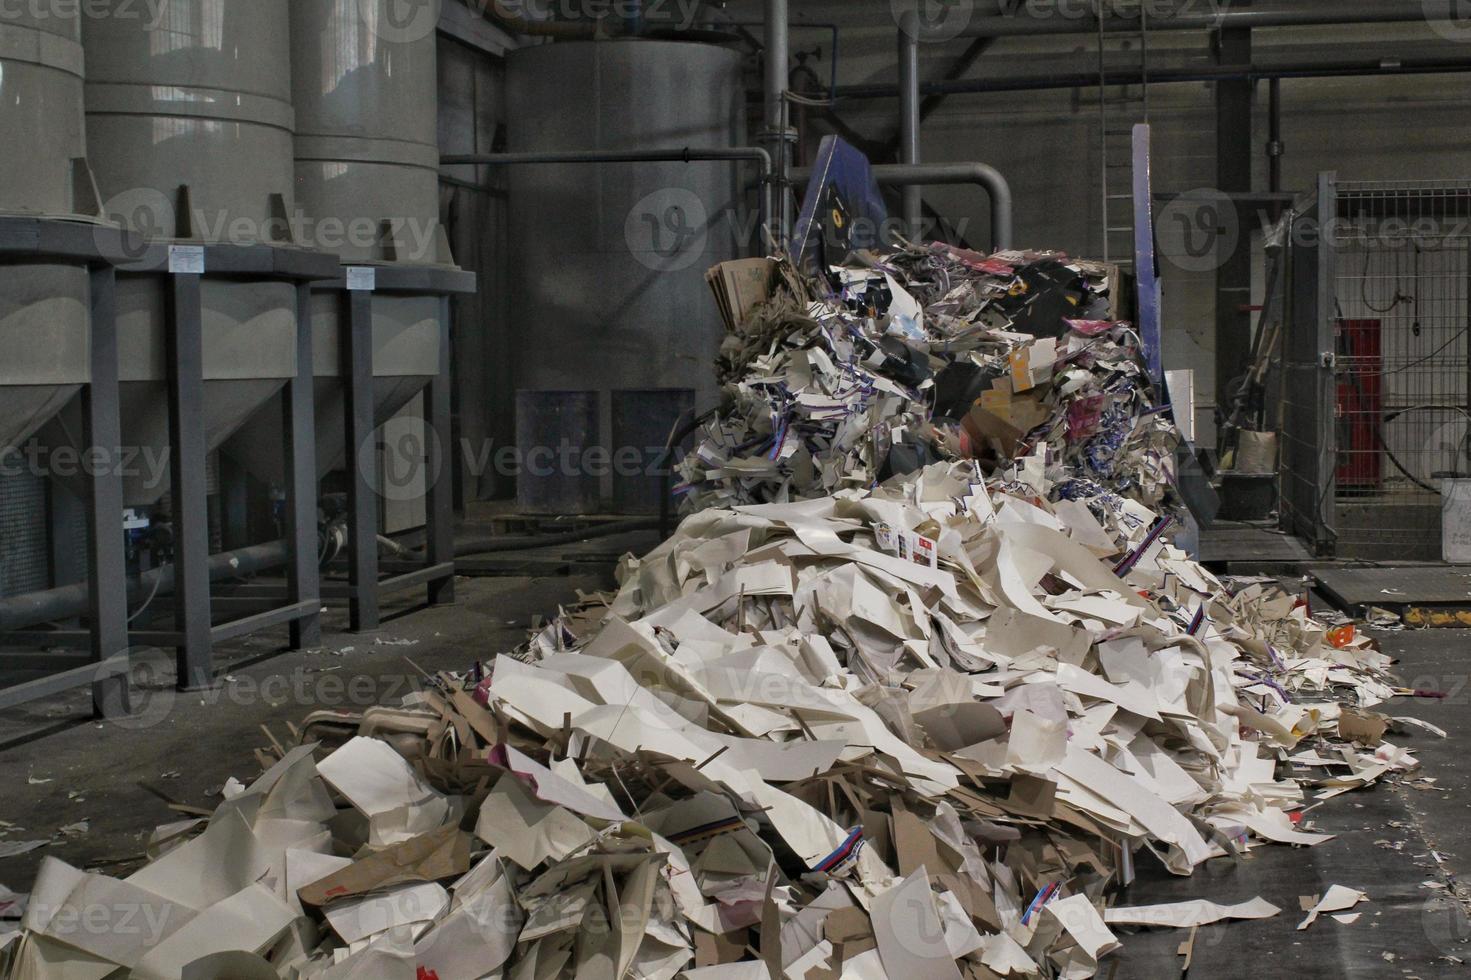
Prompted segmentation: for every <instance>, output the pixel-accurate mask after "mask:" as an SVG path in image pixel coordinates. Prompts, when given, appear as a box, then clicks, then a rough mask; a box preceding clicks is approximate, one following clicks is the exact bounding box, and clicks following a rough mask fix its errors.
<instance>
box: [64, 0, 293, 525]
mask: <svg viewBox="0 0 1471 980" xmlns="http://www.w3.org/2000/svg"><path fill="white" fill-rule="evenodd" d="M99 2H101V3H102V4H103V6H104V7H106V9H99V7H98V3H99ZM287 2H288V0H169V2H168V3H167V4H158V5H149V4H140V3H136V2H133V0H93V2H92V3H91V5H90V7H89V14H88V16H87V17H86V18H85V22H84V24H83V30H82V43H83V46H84V48H85V50H86V57H87V65H88V69H89V73H88V77H87V85H86V104H87V130H88V137H89V143H90V145H91V146H92V147H93V148H94V152H93V153H92V164H93V172H94V173H95V174H96V178H97V183H98V186H99V189H100V191H101V195H102V200H103V202H104V203H103V210H104V213H105V214H107V215H108V216H109V217H111V218H114V219H116V220H118V221H120V222H121V223H123V224H125V225H127V226H129V227H132V228H133V229H134V230H136V231H138V232H140V233H143V234H145V235H147V236H148V237H150V238H152V239H155V240H173V239H176V238H183V239H188V240H190V241H202V242H211V243H216V242H219V243H226V244H252V243H259V242H265V243H272V244H284V243H287V242H288V241H289V239H290V232H289V226H288V223H287V221H286V219H287V218H288V216H289V213H290V207H291V184H292V119H293V114H292V109H291V103H290V95H291V64H290V44H289V38H288V34H287V31H288V17H287ZM154 17H156V18H157V21H156V22H155V21H154ZM186 203H187V205H188V208H187V210H186V209H184V207H183V206H184V205H185V204H186ZM206 271H207V270H206ZM167 295H168V280H167V277H165V276H161V275H120V276H119V277H118V283H117V311H118V315H117V331H118V349H119V352H120V357H121V364H120V378H121V382H122V388H121V400H122V427H123V442H124V443H125V444H126V446H127V447H129V448H130V449H131V450H135V451H136V452H135V455H133V457H132V458H133V462H134V465H133V467H132V468H131V469H130V470H129V471H128V472H125V473H124V480H123V485H124V495H125V498H126V502H127V503H128V504H129V505H130V506H145V505H148V504H152V503H155V502H157V500H158V499H159V498H160V497H161V496H163V494H165V493H166V492H167V491H168V488H169V476H168V469H167V467H164V466H163V465H162V461H164V460H167V459H168V456H167V454H166V452H165V447H166V446H167V445H168V441H169V431H168V408H167V401H166V398H167V392H168V387H167V382H168V371H167V360H166V352H167V343H166V337H165V330H164V324H165V317H166V310H167ZM201 302H202V305H203V316H204V325H203V329H204V381H205V399H204V404H203V405H202V406H200V411H201V412H202V413H203V415H204V424H205V431H206V440H207V444H208V448H209V450H211V451H213V450H214V449H216V448H218V447H219V445H220V444H221V443H222V442H223V441H224V440H225V439H226V438H228V437H229V436H230V435H231V434H232V433H234V432H235V431H236V430H237V429H239V428H240V426H241V425H242V424H244V422H245V420H246V419H248V418H249V417H250V416H251V415H252V414H253V413H254V412H255V411H256V409H258V408H259V407H260V406H261V405H262V404H264V403H265V402H266V401H268V400H270V399H271V398H272V396H274V395H276V394H277V393H278V392H279V391H280V390H281V389H282V387H284V386H285V384H286V382H287V380H288V379H290V378H292V377H295V375H296V290H295V287H294V286H293V285H292V284H291V283H289V282H286V281H282V280H272V279H269V278H263V279H258V280H223V279H210V278H206V279H205V280H204V282H203V283H202V286H201ZM79 421H80V420H79V417H78V415H77V411H76V408H75V407H73V408H71V409H69V410H68V412H67V413H65V414H63V416H62V417H61V418H60V419H56V420H53V421H52V422H51V423H49V424H48V425H47V426H46V427H45V428H44V429H43V430H42V433H41V438H42V440H43V441H44V442H47V443H50V444H59V443H73V444H74V442H75V439H76V438H77V435H78V433H79V432H80V428H79ZM275 451H276V452H277V453H278V454H279V453H280V448H279V440H278V442H277V446H276V449H275ZM190 465H204V464H203V461H199V462H198V463H197V464H196V463H195V462H194V461H191V462H190Z"/></svg>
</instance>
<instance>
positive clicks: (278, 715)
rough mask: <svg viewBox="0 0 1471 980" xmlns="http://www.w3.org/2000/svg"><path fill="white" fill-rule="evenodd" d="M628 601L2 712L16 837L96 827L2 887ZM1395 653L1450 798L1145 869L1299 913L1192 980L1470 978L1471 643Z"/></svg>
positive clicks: (584, 576) (467, 608) (119, 843)
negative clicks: (1342, 912)
mask: <svg viewBox="0 0 1471 980" xmlns="http://www.w3.org/2000/svg"><path fill="white" fill-rule="evenodd" d="M623 544H624V542H622V541H613V542H609V543H608V544H607V545H606V546H604V547H603V549H602V550H603V551H606V552H615V551H616V550H618V548H615V547H614V545H618V546H622V545H623ZM610 586H611V575H610V574H609V570H608V569H607V568H606V567H604V568H601V569H598V568H593V567H590V566H586V565H584V566H575V567H574V573H573V574H572V575H570V576H566V575H563V576H554V577H545V578H524V577H523V578H512V577H500V578H481V579H461V580H460V584H459V595H460V602H459V604H458V605H456V606H454V607H451V608H443V609H434V610H425V609H417V608H416V607H415V605H414V603H416V602H418V601H420V600H419V595H418V594H417V593H415V594H410V595H406V596H402V597H399V599H398V601H397V602H396V603H395V604H393V605H391V606H389V607H388V615H389V616H390V617H391V618H390V619H389V620H388V622H387V623H386V624H385V626H384V628H383V629H382V630H381V631H380V632H378V633H376V634H368V635H353V634H348V633H345V632H343V630H344V628H345V616H344V615H343V614H342V613H341V612H333V613H332V614H330V615H329V616H328V618H327V622H326V626H327V630H328V632H327V635H326V637H325V644H324V647H323V649H322V650H320V651H313V652H308V653H301V654H280V655H273V654H275V653H276V652H277V651H279V649H280V646H281V643H282V636H281V635H280V634H269V635H265V636H260V637H254V638H250V639H247V640H244V641H241V642H237V643H235V644H232V645H230V647H229V648H228V649H227V650H225V651H222V655H221V661H222V663H224V664H225V666H224V668H223V670H222V674H223V675H224V680H223V681H222V683H221V685H220V688H219V689H218V691H216V692H212V693H210V694H207V695H199V694H195V695H192V696H185V695H176V694H175V693H174V692H173V690H172V679H173V671H172V664H171V661H170V658H168V657H166V656H164V655H163V654H160V653H151V654H148V655H145V656H144V657H142V658H141V659H142V663H143V665H144V667H143V671H142V673H143V674H144V675H146V676H145V677H144V684H143V685H142V691H141V694H142V696H143V698H144V699H145V701H146V703H145V704H144V708H143V711H142V713H141V715H140V717H139V718H138V719H135V720H129V721H126V722H115V723H106V724H98V723H95V722H92V721H89V720H85V711H86V707H87V706H86V701H85V699H84V698H83V697H82V696H81V695H80V693H79V694H77V695H74V696H72V697H69V698H65V699H59V700H57V701H55V702H49V703H43V704H38V705H33V706H31V707H30V708H29V709H28V710H26V711H24V712H9V713H7V714H5V715H0V786H3V787H4V802H3V803H0V821H6V822H8V823H10V824H14V825H15V826H14V827H9V828H7V827H4V826H3V825H0V832H3V833H0V839H11V840H31V839H43V838H51V837H53V835H57V833H58V831H59V829H60V828H61V827H63V826H66V825H68V824H73V823H76V822H77V821H81V820H87V821H88V822H89V828H88V830H87V831H86V832H85V833H84V834H80V835H77V836H75V837H66V836H61V837H58V839H57V840H56V841H55V842H54V843H52V844H51V845H50V846H48V847H46V848H43V849H41V850H39V851H34V852H31V853H30V854H26V855H22V856H19V857H15V858H10V859H4V860H0V884H4V885H8V886H9V887H11V888H12V889H16V890H19V891H26V890H28V889H29V886H30V882H31V881H32V879H33V877H34V874H35V870H36V868H37V866H38V865H39V864H40V862H41V859H42V857H43V856H45V855H47V854H51V855H55V856H56V857H59V858H61V859H63V860H65V861H68V862H70V863H72V864H73V865H76V866H78V867H86V868H94V869H97V870H101V871H104V872H107V873H112V874H125V873H127V872H129V871H131V870H132V868H133V867H135V866H136V865H137V864H138V863H140V862H141V861H142V855H143V847H144V843H145V842H146V840H147V838H148V835H149V833H150V832H151V831H152V830H153V828H154V827H155V826H156V825H158V824H160V823H164V822H167V821H170V820H173V819H177V818H178V817H177V815H176V814H174V813H173V812H171V811H170V810H169V809H168V807H167V806H166V805H165V803H164V802H163V801H162V800H160V799H159V798H158V797H157V796H156V795H154V794H152V793H150V792H148V791H147V790H144V789H142V788H140V787H139V785H138V784H139V783H140V782H146V783H150V784H152V785H153V786H155V787H157V788H158V789H160V790H162V791H163V792H164V793H166V794H167V795H169V796H170V797H171V798H173V799H175V800H177V801H178V802H181V803H186V804H189V805H193V806H198V807H204V808H212V807H213V806H214V805H215V804H216V803H217V802H218V800H219V797H218V795H217V793H218V790H219V788H220V787H221V786H222V785H223V784H224V782H225V780H226V779H228V778H229V777H230V776H235V777H238V778H240V779H248V778H249V777H251V776H252V775H253V774H254V773H255V772H256V771H257V768H256V765H255V761H254V758H253V756H252V754H251V750H252V749H253V748H255V747H257V746H264V745H266V744H267V739H266V737H265V735H264V734H263V733H262V731H261V727H260V726H262V725H266V726H268V727H270V728H271V729H272V730H274V731H275V732H276V733H277V736H278V737H280V738H286V737H288V735H289V733H288V731H287V722H299V721H300V720H301V718H302V717H303V716H304V715H305V714H306V713H308V712H309V711H312V710H317V709H331V708H346V709H349V710H360V709H361V708H362V707H364V706H366V705H369V704H374V703H377V702H379V701H380V700H386V699H387V700H391V699H396V698H398V697H401V696H402V695H403V694H404V693H406V692H407V691H408V690H409V689H410V688H411V686H412V685H413V684H414V683H415V679H416V678H417V677H418V676H419V673H418V671H417V670H416V669H415V668H414V667H412V666H410V665H409V664H407V663H406V662H405V658H409V659H411V660H413V661H414V663H415V664H417V665H418V666H419V667H422V668H423V669H424V670H427V671H431V672H432V671H434V670H437V669H444V668H457V669H462V668H463V667H464V666H465V665H466V664H468V663H469V662H470V661H471V660H474V659H476V658H489V657H492V656H494V655H495V654H496V653H497V652H499V651H503V650H508V649H510V648H512V647H514V646H515V645H516V644H518V643H519V642H521V640H522V639H523V638H524V636H525V631H526V629H527V627H528V626H529V625H530V624H531V621H532V619H533V617H535V616H538V615H547V614H550V613H552V612H554V611H555V609H556V607H557V604H558V603H560V602H565V601H569V600H572V599H573V598H575V595H576V591H577V590H578V589H582V590H592V589H597V588H606V587H610ZM1380 640H1381V642H1382V643H1383V645H1384V648H1385V650H1386V651H1387V652H1389V653H1391V654H1393V655H1394V656H1396V657H1399V658H1401V660H1402V669H1401V675H1402V677H1403V679H1404V680H1405V681H1406V683H1407V685H1408V686H1411V687H1415V688H1419V689H1427V690H1428V689H1434V690H1441V691H1446V692H1448V693H1449V694H1450V695H1451V696H1450V697H1449V698H1447V699H1446V700H1443V701H1433V700H1411V699H1400V701H1398V702H1397V703H1395V704H1394V705H1393V708H1392V713H1394V714H1399V715H1413V716H1416V717H1420V718H1423V719H1425V720H1426V721H1430V722H1432V723H1434V724H1436V725H1439V726H1440V727H1442V728H1444V729H1446V730H1447V731H1448V732H1450V733H1451V738H1449V739H1446V740H1440V739H1436V738H1433V737H1431V736H1429V735H1425V734H1419V735H1414V736H1410V737H1398V738H1396V739H1395V741H1396V742H1397V743H1401V744H1405V745H1407V746H1410V747H1412V748H1414V749H1415V750H1416V752H1417V754H1418V755H1419V757H1420V759H1421V760H1422V762H1423V763H1424V766H1423V769H1422V771H1421V772H1420V773H1417V774H1415V778H1419V777H1427V776H1428V777H1431V778H1433V779H1434V780H1436V782H1435V783H1434V784H1433V786H1434V788H1433V789H1432V788H1415V785H1414V784H1412V783H1411V782H1410V781H1406V780H1393V781H1389V782H1386V783H1382V784H1381V785H1379V786H1377V787H1374V788H1372V789H1369V790H1364V791H1359V792H1355V793H1349V794H1346V795H1344V796H1340V797H1338V798H1337V799H1335V800H1332V801H1329V802H1328V803H1326V804H1325V805H1323V806H1322V807H1320V808H1318V809H1317V810H1316V811H1314V814H1313V816H1312V819H1313V820H1314V821H1315V823H1316V825H1317V826H1316V829H1318V830H1321V831H1326V832H1330V833H1336V834H1338V835H1339V836H1338V838H1337V839H1335V840H1333V841H1331V842H1329V843H1327V844H1324V845H1322V846H1320V847H1317V848H1309V849H1295V848H1288V847H1281V846H1271V847H1261V848H1259V849H1257V850H1256V851H1254V852H1253V853H1252V854H1251V855H1250V856H1248V857H1247V858H1246V859H1245V860H1243V861H1241V862H1239V863H1238V862H1234V861H1231V860H1229V859H1221V860H1217V861H1213V862H1211V863H1210V864H1208V865H1206V866H1204V867H1202V868H1199V869H1197V871H1196V874H1195V875H1194V876H1193V877H1190V878H1174V877H1172V876H1170V875H1168V874H1167V873H1165V872H1163V870H1162V869H1160V868H1159V866H1158V864H1157V862H1153V861H1152V860H1150V859H1149V858H1148V857H1147V856H1141V858H1140V861H1139V872H1140V877H1139V880H1138V881H1137V882H1136V883H1135V884H1134V885H1132V886H1131V887H1130V888H1128V889H1127V890H1126V891H1125V892H1124V893H1123V894H1122V895H1120V896H1119V898H1118V902H1119V904H1148V903H1152V902H1169V901H1183V900H1186V899H1194V898H1207V899H1210V900H1213V901H1217V902H1236V901H1242V900H1246V899H1249V898H1253V897H1256V896H1261V897H1263V898H1266V899H1267V900H1269V901H1271V902H1273V903H1274V904H1276V905H1278V906H1279V907H1281V908H1282V909H1283V912H1282V914H1281V915H1279V916H1278V917H1277V918H1275V919H1269V920H1264V921H1260V922H1234V923H1229V924H1225V925H1217V926H1211V927H1206V928H1203V929H1201V930H1200V932H1199V935H1198V936H1197V938H1196V941H1195V947H1194V963H1193V966H1192V969H1191V975H1192V976H1194V977H1197V978H1199V977H1219V978H1237V977H1242V976H1247V975H1249V974H1250V973H1251V972H1253V971H1264V972H1265V975H1274V976H1275V975H1293V976H1296V977H1299V978H1318V977H1321V978H1330V977H1331V978H1341V977H1355V978H1357V977H1364V978H1369V977H1374V978H1379V977H1421V978H1430V977H1451V976H1465V975H1466V974H1467V971H1468V969H1471V966H1468V965H1458V964H1456V963H1454V962H1453V961H1451V960H1450V959H1447V958H1446V957H1460V958H1461V959H1463V960H1466V961H1467V964H1471V920H1468V918H1467V909H1468V908H1471V889H1468V888H1465V887H1462V886H1461V885H1460V884H1459V879H1460V878H1462V877H1464V876H1467V875H1468V873H1471V757H1468V754H1467V753H1466V750H1465V746H1466V744H1467V742H1468V740H1471V711H1468V704H1471V684H1468V677H1471V673H1468V669H1471V656H1468V654H1471V633H1466V632H1458V631H1433V632H1414V633H1411V632H1401V633H1384V634H1381V635H1380ZM1419 785H1420V786H1421V787H1423V786H1424V784H1419ZM1425 882H1435V883H1438V884H1440V885H1443V886H1445V889H1446V890H1445V891H1436V890H1433V889H1431V888H1428V887H1426V886H1425V884H1424V883H1425ZM1332 884H1342V885H1348V886H1351V887H1354V888H1358V889H1362V890H1365V891H1367V892H1368V893H1369V896H1370V899H1371V902H1370V903H1369V904H1367V905H1363V906H1360V908H1359V909H1358V911H1361V912H1362V913H1363V914H1362V916H1361V918H1360V919H1359V920H1358V922H1357V923H1355V924H1353V925H1341V924H1339V923H1337V922H1335V921H1333V920H1331V919H1328V918H1324V919H1323V920H1321V921H1319V922H1318V923H1317V924H1316V925H1314V926H1313V927H1312V928H1311V929H1310V930H1308V931H1306V932H1298V931H1296V928H1295V927H1296V925H1297V923H1298V921H1299V920H1300V919H1301V914H1300V912H1299V911H1298V900H1299V896H1303V895H1309V894H1314V895H1316V894H1320V893H1322V892H1323V891H1325V890H1326V889H1327V888H1328V886H1329V885H1332ZM1447 894H1449V895H1451V896H1452V897H1450V898H1447V897H1444V896H1446V895H1447ZM1186 935H1187V933H1186V932H1184V931H1177V930H1149V931H1144V932H1140V933H1137V934H1135V935H1131V936H1125V937H1124V940H1125V942H1124V948H1123V950H1122V951H1121V952H1119V953H1116V954H1114V955H1113V956H1112V957H1110V958H1109V960H1106V961H1105V963H1104V968H1103V970H1102V971H1101V972H1100V974H1099V975H1100V976H1102V977H1110V978H1115V980H1124V978H1130V980H1132V978H1139V980H1144V978H1155V977H1161V976H1172V975H1178V974H1179V972H1180V969H1181V964H1182V961H1181V959H1180V957H1179V956H1178V955H1177V952H1176V949H1177V947H1178V945H1179V944H1180V943H1181V942H1182V941H1183V940H1184V939H1185V938H1186ZM1390 957H1392V958H1390Z"/></svg>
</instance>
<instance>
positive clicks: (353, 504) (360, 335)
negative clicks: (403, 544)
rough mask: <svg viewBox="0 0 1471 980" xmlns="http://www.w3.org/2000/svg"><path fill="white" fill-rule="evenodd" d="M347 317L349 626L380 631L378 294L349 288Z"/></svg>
mask: <svg viewBox="0 0 1471 980" xmlns="http://www.w3.org/2000/svg"><path fill="white" fill-rule="evenodd" d="M343 304H344V306H345V308H344V309H343V311H342V313H343V316H344V318H345V319H344V322H343V323H342V345H341V346H342V378H343V381H344V382H345V384H346V388H347V391H346V401H347V429H346V435H347V533H348V548H349V549H350V554H349V556H348V573H347V581H348V588H349V589H350V590H351V595H352V598H351V599H350V600H349V601H348V620H349V628H350V629H351V630H352V631H353V632H355V633H356V632H362V631H366V630H375V629H377V628H378V625H379V622H380V611H379V605H378V499H377V497H376V495H375V494H374V491H373V488H374V486H375V485H376V483H377V480H376V478H375V474H376V473H377V471H378V453H377V445H376V442H375V440H374V430H375V429H376V427H377V426H376V420H375V418H374V398H373V294H372V293H371V292H368V291H366V290H348V291H347V292H346V293H345V294H344V299H343Z"/></svg>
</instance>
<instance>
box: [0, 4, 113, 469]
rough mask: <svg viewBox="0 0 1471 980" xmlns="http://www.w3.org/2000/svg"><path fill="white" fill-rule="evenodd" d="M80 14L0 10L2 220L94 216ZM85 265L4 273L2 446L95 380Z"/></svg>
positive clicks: (59, 7) (0, 294) (0, 280)
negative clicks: (87, 161) (90, 354)
mask: <svg viewBox="0 0 1471 980" xmlns="http://www.w3.org/2000/svg"><path fill="white" fill-rule="evenodd" d="M79 32H80V28H79V25H78V10H77V8H75V7H74V6H73V7H71V8H70V9H67V5H65V4H52V5H46V6H44V8H43V9H36V8H33V7H32V6H31V5H29V4H14V5H11V7H7V8H6V9H5V10H4V11H0V134H3V136H0V214H29V215H43V216H54V217H62V216H69V215H72V214H75V213H78V212H90V211H91V210H92V209H93V208H94V206H95V202H93V201H92V200H91V194H90V179H89V178H88V177H87V173H86V165H85V157H86V140H85V125H84V121H83V114H82V83H83V70H82V65H83V57H82V46H81V43H80V40H79ZM88 305H89V299H88V287H87V273H86V270H85V269H79V268H76V267H74V266H66V265H55V264H49V263H28V264H25V265H21V266H12V267H10V268H9V269H7V270H6V272H5V274H4V275H3V276H0V351H4V356H3V357H0V450H9V449H11V448H13V447H15V446H17V445H19V444H20V443H22V442H23V441H25V439H26V438H27V437H29V436H30V435H31V433H32V432H34V431H35V430H36V429H37V428H38V427H40V426H41V425H42V424H44V423H45V422H46V421H47V420H49V419H50V418H51V417H52V416H54V415H55V414H56V413H57V412H58V411H60V410H61V408H62V407H63V406H64V405H65V404H66V403H67V402H68V401H70V400H71V398H72V396H74V395H75V394H76V393H77V391H78V390H79V389H80V387H81V386H82V385H84V384H86V383H87V382H88V381H89V380H90V378H91V373H90V368H89V364H88V349H89V328H88V322H89V321H88V312H87V310H88Z"/></svg>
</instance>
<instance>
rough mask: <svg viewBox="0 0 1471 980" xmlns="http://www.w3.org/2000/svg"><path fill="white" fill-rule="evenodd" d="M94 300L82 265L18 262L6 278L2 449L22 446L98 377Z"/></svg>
mask: <svg viewBox="0 0 1471 980" xmlns="http://www.w3.org/2000/svg"><path fill="white" fill-rule="evenodd" d="M90 295H91V294H90V290H89V286H88V278H87V271H86V270H85V269H79V268H76V267H74V266H67V265H47V264H41V263H37V264H30V263H27V264H23V265H13V266H9V267H7V269H6V274H5V275H4V277H3V279H0V450H4V451H6V452H9V451H11V450H13V449H15V448H16V447H18V446H20V445H21V443H23V442H25V440H26V439H28V438H29V437H30V436H31V435H32V434H33V433H34V432H35V431H36V430H37V429H39V428H40V427H41V426H42V425H44V424H45V423H46V422H48V421H50V420H51V418H52V417H53V416H55V415H56V413H57V412H60V411H61V410H62V409H63V408H64V407H66V404H67V402H69V401H71V400H72V398H73V397H74V396H75V395H76V394H77V392H78V391H80V390H81V388H82V386H83V385H84V384H86V383H87V382H88V381H90V380H91V377H92V366H91V336H92V334H91V324H90V320H89V315H88V305H89V303H90ZM78 417H79V418H80V415H79V416H78Z"/></svg>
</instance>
